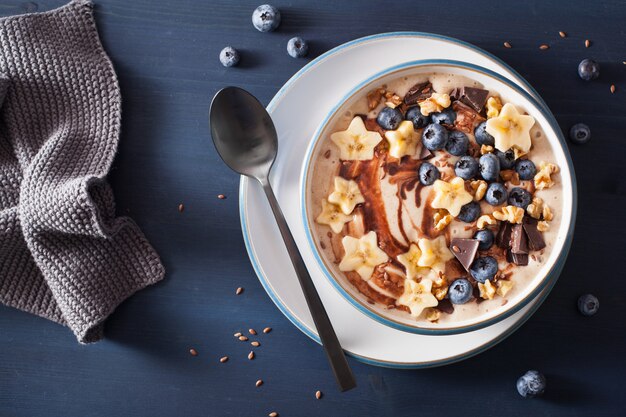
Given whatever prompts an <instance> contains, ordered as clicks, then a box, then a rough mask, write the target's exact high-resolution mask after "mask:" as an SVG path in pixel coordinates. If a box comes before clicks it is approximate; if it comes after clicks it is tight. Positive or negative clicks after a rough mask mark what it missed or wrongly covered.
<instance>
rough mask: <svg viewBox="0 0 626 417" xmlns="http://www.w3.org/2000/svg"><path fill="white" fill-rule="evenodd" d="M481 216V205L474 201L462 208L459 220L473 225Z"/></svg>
mask: <svg viewBox="0 0 626 417" xmlns="http://www.w3.org/2000/svg"><path fill="white" fill-rule="evenodd" d="M479 216H480V204H478V203H477V202H476V201H472V202H469V203H467V204H466V205H464V206H463V207H461V211H459V215H458V216H456V218H457V219H459V220H461V221H462V222H465V223H471V222H473V221H475V220H476V219H477V218H478V217H479Z"/></svg>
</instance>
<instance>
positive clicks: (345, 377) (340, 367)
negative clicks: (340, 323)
mask: <svg viewBox="0 0 626 417" xmlns="http://www.w3.org/2000/svg"><path fill="white" fill-rule="evenodd" d="M260 182H261V185H262V186H263V190H264V191H265V195H266V196H267V199H268V200H269V203H270V206H271V207H272V211H273V212H274V217H275V218H276V222H277V223H278V228H279V229H280V234H281V235H282V237H283V241H284V242H285V246H287V252H289V257H290V258H291V263H292V264H293V267H294V268H295V270H296V275H297V276H298V281H300V286H301V287H302V292H303V293H304V298H305V299H306V303H307V305H308V307H309V311H310V312H311V316H313V321H314V322H315V327H316V328H317V333H318V334H319V337H320V339H321V341H322V345H323V346H324V350H325V351H326V356H327V357H328V361H329V362H330V366H331V368H332V370H333V373H334V374H335V379H336V380H337V383H338V384H339V388H340V389H341V391H347V390H349V389H351V388H354V387H355V386H356V381H355V379H354V375H353V374H352V370H351V369H350V366H349V365H348V361H347V359H346V357H345V355H344V353H343V349H342V348H341V344H339V340H338V339H337V335H336V334H335V330H334V329H333V325H332V324H331V322H330V319H329V318H328V314H327V313H326V309H324V305H323V304H322V300H321V299H320V296H319V294H318V293H317V290H316V289H315V285H314V284H313V280H312V279H311V276H310V275H309V272H308V271H307V269H306V266H305V264H304V261H303V260H302V255H300V252H299V251H298V247H297V246H296V242H295V240H294V239H293V236H292V234H291V231H290V230H289V226H287V222H286V221H285V216H283V212H282V210H281V209H280V206H279V205H278V201H277V200H276V196H275V195H274V192H273V191H272V187H271V186H270V183H269V180H268V179H267V178H265V179H263V180H260Z"/></svg>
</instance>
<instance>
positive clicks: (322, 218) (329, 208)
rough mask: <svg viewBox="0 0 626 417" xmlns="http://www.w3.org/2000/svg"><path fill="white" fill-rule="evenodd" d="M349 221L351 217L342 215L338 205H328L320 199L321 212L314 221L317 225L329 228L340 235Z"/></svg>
mask: <svg viewBox="0 0 626 417" xmlns="http://www.w3.org/2000/svg"><path fill="white" fill-rule="evenodd" d="M350 220H351V217H350V216H348V215H346V214H343V212H342V211H341V209H340V208H339V206H338V205H336V204H333V203H329V202H328V201H326V200H324V199H322V212H321V213H320V215H319V216H317V219H315V221H317V222H318V223H319V224H325V225H327V226H330V229H331V230H332V231H333V232H335V233H341V230H342V229H343V225H344V224H346V223H348V222H349V221H350Z"/></svg>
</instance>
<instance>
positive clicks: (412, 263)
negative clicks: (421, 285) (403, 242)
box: [397, 243, 430, 280]
mask: <svg viewBox="0 0 626 417" xmlns="http://www.w3.org/2000/svg"><path fill="white" fill-rule="evenodd" d="M421 256H422V251H421V250H420V248H419V246H417V244H415V243H411V246H409V251H408V252H406V253H403V254H400V255H398V256H397V259H398V262H400V263H401V264H402V265H403V266H404V268H405V269H406V277H407V278H408V279H413V280H415V279H417V278H418V277H424V276H427V275H430V268H427V267H423V266H420V265H419V264H418V263H419V259H420V258H421Z"/></svg>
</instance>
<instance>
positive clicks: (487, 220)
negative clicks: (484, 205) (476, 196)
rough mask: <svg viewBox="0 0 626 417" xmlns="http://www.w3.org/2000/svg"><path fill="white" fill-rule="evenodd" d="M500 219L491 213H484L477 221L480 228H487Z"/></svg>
mask: <svg viewBox="0 0 626 417" xmlns="http://www.w3.org/2000/svg"><path fill="white" fill-rule="evenodd" d="M497 222H498V221H497V220H496V219H495V218H494V217H493V216H492V215H491V214H483V215H482V216H480V217H479V218H478V220H477V221H476V226H477V227H478V228H479V229H485V228H486V227H487V226H488V225H492V224H496V223H497Z"/></svg>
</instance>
